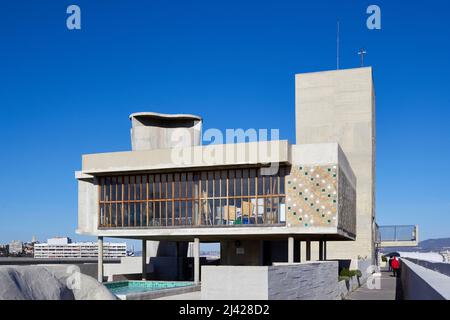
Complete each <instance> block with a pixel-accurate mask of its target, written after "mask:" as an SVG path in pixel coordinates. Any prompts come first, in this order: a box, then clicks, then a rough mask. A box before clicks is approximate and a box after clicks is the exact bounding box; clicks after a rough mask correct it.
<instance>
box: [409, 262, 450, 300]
mask: <svg viewBox="0 0 450 320" xmlns="http://www.w3.org/2000/svg"><path fill="white" fill-rule="evenodd" d="M401 262H402V264H401V271H400V273H401V284H402V293H403V299H405V300H450V277H448V276H446V275H443V274H442V273H439V272H436V271H433V270H430V269H427V268H424V267H422V266H419V265H418V264H415V263H413V262H411V261H408V260H406V259H401Z"/></svg>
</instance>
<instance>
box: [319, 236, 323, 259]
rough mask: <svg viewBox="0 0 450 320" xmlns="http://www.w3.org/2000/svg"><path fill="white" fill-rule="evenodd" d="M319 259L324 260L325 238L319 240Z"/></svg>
mask: <svg viewBox="0 0 450 320" xmlns="http://www.w3.org/2000/svg"><path fill="white" fill-rule="evenodd" d="M319 261H323V240H320V241H319Z"/></svg>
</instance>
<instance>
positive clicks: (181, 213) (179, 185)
mask: <svg viewBox="0 0 450 320" xmlns="http://www.w3.org/2000/svg"><path fill="white" fill-rule="evenodd" d="M181 176H182V174H181V173H180V178H179V180H178V197H179V198H180V200H178V211H179V214H178V225H181V217H182V216H183V212H181V209H182V208H183V205H182V200H181V198H182V197H181Z"/></svg>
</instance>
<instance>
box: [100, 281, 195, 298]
mask: <svg viewBox="0 0 450 320" xmlns="http://www.w3.org/2000/svg"><path fill="white" fill-rule="evenodd" d="M193 284H194V283H193V282H188V281H117V282H107V283H104V285H105V286H106V287H107V288H108V289H109V290H110V291H111V292H112V293H114V294H115V295H127V294H130V293H139V292H148V291H156V290H161V289H170V288H179V287H187V286H192V285H193Z"/></svg>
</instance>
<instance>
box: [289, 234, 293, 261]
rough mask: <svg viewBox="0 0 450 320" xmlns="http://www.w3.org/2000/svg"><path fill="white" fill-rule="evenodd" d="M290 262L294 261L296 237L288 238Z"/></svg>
mask: <svg viewBox="0 0 450 320" xmlns="http://www.w3.org/2000/svg"><path fill="white" fill-rule="evenodd" d="M288 263H294V237H289V238H288Z"/></svg>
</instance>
